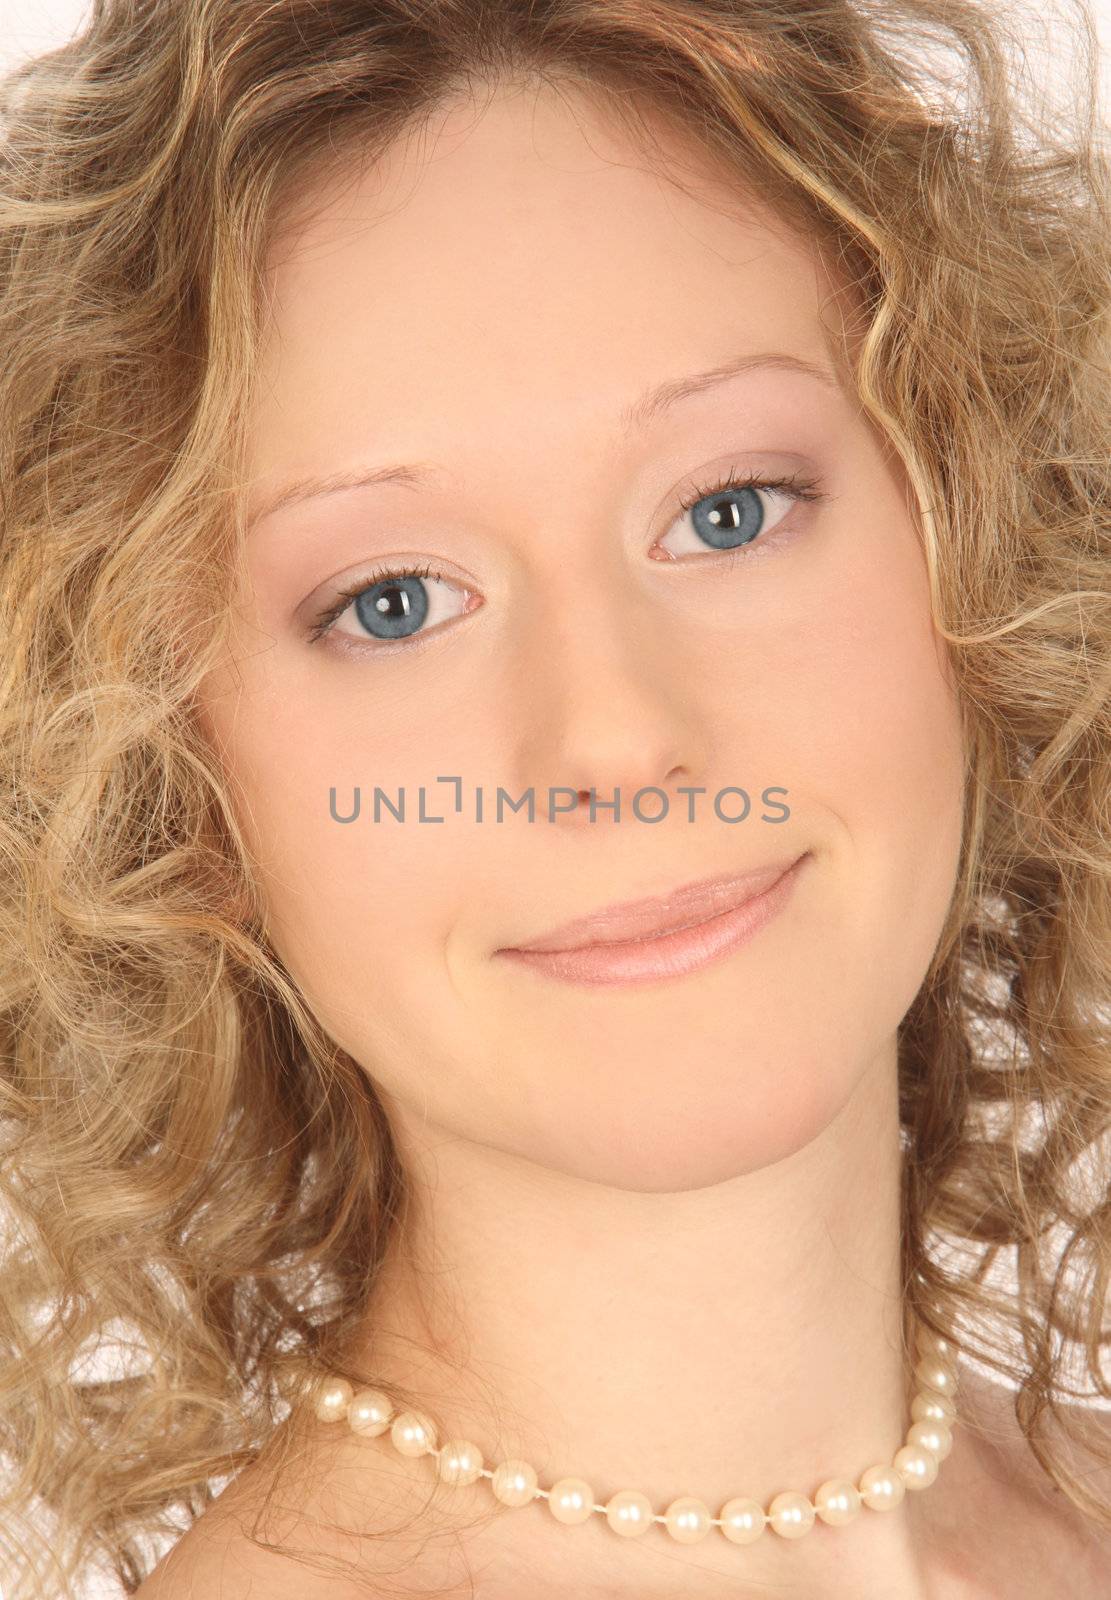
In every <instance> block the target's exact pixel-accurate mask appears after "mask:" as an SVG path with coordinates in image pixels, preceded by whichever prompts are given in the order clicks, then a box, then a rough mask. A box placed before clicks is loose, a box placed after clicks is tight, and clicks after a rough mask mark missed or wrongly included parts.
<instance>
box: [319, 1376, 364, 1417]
mask: <svg viewBox="0 0 1111 1600" xmlns="http://www.w3.org/2000/svg"><path fill="white" fill-rule="evenodd" d="M354 1392H355V1391H354V1390H353V1389H352V1387H351V1385H350V1384H349V1383H348V1381H347V1379H346V1378H329V1379H327V1381H326V1382H324V1383H322V1384H321V1385H320V1387H319V1389H317V1391H316V1394H315V1396H314V1399H313V1410H314V1411H315V1412H316V1414H317V1416H318V1417H319V1418H320V1420H321V1422H341V1421H342V1420H343V1418H344V1417H345V1416H346V1415H347V1407H348V1406H349V1405H350V1404H351V1397H352V1395H353V1394H354Z"/></svg>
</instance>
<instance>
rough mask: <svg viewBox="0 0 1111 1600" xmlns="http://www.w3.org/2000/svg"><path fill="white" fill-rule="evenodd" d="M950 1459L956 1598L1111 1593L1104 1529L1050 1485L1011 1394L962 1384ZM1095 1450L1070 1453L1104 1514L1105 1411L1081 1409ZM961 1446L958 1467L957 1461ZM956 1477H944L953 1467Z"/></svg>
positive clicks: (1109, 1421)
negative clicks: (957, 1509) (956, 1507)
mask: <svg viewBox="0 0 1111 1600" xmlns="http://www.w3.org/2000/svg"><path fill="white" fill-rule="evenodd" d="M960 1408H961V1413H962V1417H963V1423H962V1422H958V1424H957V1428H956V1430H955V1434H954V1447H953V1451H952V1453H951V1455H950V1457H949V1459H948V1460H947V1461H946V1463H945V1465H944V1467H943V1468H942V1472H943V1474H944V1475H945V1476H949V1477H950V1487H951V1489H952V1491H953V1494H952V1499H953V1501H954V1502H958V1501H959V1502H960V1503H961V1504H962V1505H963V1506H964V1507H967V1508H968V1509H967V1511H966V1512H965V1513H964V1514H963V1516H962V1518H961V1521H960V1524H959V1526H958V1525H956V1524H954V1526H953V1527H952V1528H951V1529H950V1536H951V1537H952V1540H953V1544H952V1549H953V1552H954V1558H953V1567H954V1570H955V1571H957V1572H959V1573H960V1575H961V1577H962V1579H963V1580H964V1585H963V1587H961V1586H959V1585H958V1586H957V1588H956V1589H955V1591H954V1592H955V1593H957V1594H959V1595H960V1596H961V1600H965V1597H967V1600H981V1597H982V1600H996V1597H998V1596H1000V1595H1007V1596H1012V1595H1013V1596H1016V1597H1017V1596H1024V1595H1031V1596H1034V1595H1037V1596H1041V1595H1051V1594H1053V1595H1058V1594H1060V1595H1065V1594H1067V1595H1068V1596H1069V1600H1107V1596H1108V1595H1111V1526H1108V1525H1107V1524H1106V1523H1101V1522H1100V1521H1098V1520H1097V1519H1096V1518H1095V1517H1093V1516H1089V1515H1087V1514H1085V1513H1084V1512H1082V1511H1081V1510H1080V1509H1079V1508H1078V1507H1077V1506H1075V1505H1074V1504H1073V1503H1072V1501H1071V1500H1070V1499H1069V1498H1068V1496H1067V1495H1065V1494H1064V1492H1063V1491H1062V1490H1061V1489H1059V1488H1058V1487H1057V1486H1056V1484H1055V1483H1053V1481H1052V1480H1051V1479H1050V1478H1049V1476H1048V1475H1047V1474H1046V1472H1045V1471H1044V1469H1043V1468H1042V1466H1041V1464H1040V1463H1039V1461H1038V1460H1037V1457H1036V1456H1035V1455H1034V1453H1033V1451H1032V1450H1031V1448H1030V1446H1029V1443H1028V1442H1027V1440H1026V1437H1025V1435H1024V1434H1023V1432H1022V1429H1021V1428H1020V1426H1019V1424H1018V1421H1017V1419H1016V1417H1015V1414H1014V1405H1013V1394H1012V1392H1011V1390H1010V1389H1008V1388H1006V1387H1005V1386H1004V1385H1002V1384H999V1383H993V1382H991V1381H989V1380H986V1379H983V1378H979V1377H976V1378H970V1379H969V1380H968V1381H966V1380H965V1379H964V1378H963V1377H962V1383H961V1400H960ZM1079 1409H1080V1412H1081V1415H1080V1416H1079V1421H1080V1422H1081V1424H1082V1426H1083V1429H1084V1435H1085V1437H1086V1438H1087V1440H1088V1441H1089V1442H1090V1444H1091V1445H1092V1447H1093V1449H1092V1452H1090V1453H1087V1454H1081V1453H1080V1452H1079V1450H1074V1451H1073V1455H1072V1459H1073V1460H1074V1462H1075V1465H1076V1470H1077V1471H1078V1472H1082V1473H1083V1474H1084V1476H1085V1482H1086V1483H1087V1484H1088V1486H1089V1488H1090V1490H1091V1492H1092V1494H1093V1495H1095V1496H1097V1497H1099V1498H1100V1499H1102V1501H1103V1503H1104V1504H1105V1505H1107V1506H1108V1507H1109V1508H1111V1468H1109V1467H1107V1466H1103V1467H1101V1466H1100V1464H1099V1460H1098V1456H1097V1455H1096V1454H1095V1451H1096V1450H1097V1449H1098V1450H1099V1451H1102V1452H1103V1453H1104V1454H1105V1455H1106V1456H1107V1457H1108V1458H1109V1459H1111V1410H1107V1409H1106V1408H1102V1407H1094V1406H1085V1407H1082V1408H1079ZM958 1446H959V1459H958ZM951 1467H955V1468H956V1472H955V1473H952V1474H950V1468H951Z"/></svg>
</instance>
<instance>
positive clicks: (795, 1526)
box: [768, 1489, 814, 1539]
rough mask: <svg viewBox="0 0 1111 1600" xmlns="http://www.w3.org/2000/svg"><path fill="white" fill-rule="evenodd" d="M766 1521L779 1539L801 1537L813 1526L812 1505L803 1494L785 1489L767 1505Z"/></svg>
mask: <svg viewBox="0 0 1111 1600" xmlns="http://www.w3.org/2000/svg"><path fill="white" fill-rule="evenodd" d="M768 1522H769V1524H770V1525H771V1527H772V1529H773V1530H774V1531H775V1532H776V1533H778V1534H779V1536H780V1538H781V1539H801V1538H802V1536H803V1534H804V1533H809V1532H810V1530H811V1528H812V1527H813V1526H814V1507H813V1506H812V1505H811V1503H810V1501H809V1500H808V1499H807V1498H806V1496H805V1495H804V1494H797V1493H796V1492H795V1490H794V1489H785V1490H784V1491H783V1493H782V1494H777V1495H776V1497H775V1499H774V1500H773V1501H772V1503H771V1505H770V1506H769V1507H768Z"/></svg>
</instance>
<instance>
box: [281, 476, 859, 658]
mask: <svg viewBox="0 0 1111 1600" xmlns="http://www.w3.org/2000/svg"><path fill="white" fill-rule="evenodd" d="M726 489H764V490H767V491H768V492H769V493H773V494H784V495H786V496H787V497H788V498H789V499H791V500H804V501H808V502H810V503H816V502H818V501H820V500H827V499H828V498H829V496H828V495H827V494H825V493H823V491H822V490H821V489H819V487H818V480H817V479H816V478H807V477H806V476H805V475H804V474H802V473H799V472H793V473H790V474H789V475H788V476H786V477H781V478H761V477H759V476H757V475H756V474H754V473H744V472H741V471H740V470H738V469H731V470H730V471H728V472H726V473H723V474H722V475H721V476H720V477H717V478H715V479H714V480H713V482H711V483H707V484H702V485H700V486H697V487H695V488H694V489H692V490H691V492H690V494H689V496H688V497H687V498H686V499H680V501H679V511H680V512H681V513H685V512H687V511H690V510H692V509H693V507H694V506H696V505H697V504H698V502H699V501H700V500H706V499H708V498H709V497H710V496H711V495H715V494H721V493H723V491H724V490H726ZM777 526H778V525H777ZM772 532H773V533H774V532H775V529H773V530H772ZM743 549H744V547H743V546H738V547H737V549H735V550H728V551H725V550H721V551H716V552H715V551H709V552H708V554H711V555H712V554H718V555H729V556H737V555H740V554H742V553H743ZM391 578H440V579H442V580H443V581H444V582H445V583H447V582H450V581H451V580H450V579H449V578H447V577H446V575H445V574H444V573H442V572H441V571H440V570H439V569H438V568H437V567H435V566H434V565H433V564H432V563H431V562H424V563H422V564H420V565H417V566H413V565H412V564H411V563H407V564H406V565H404V566H391V565H390V564H389V562H386V563H384V564H382V565H380V566H374V567H371V568H370V570H369V571H368V572H366V573H364V574H363V576H362V577H360V578H359V579H358V580H357V582H355V583H353V584H351V585H350V586H349V587H347V588H346V589H341V590H340V592H339V593H338V594H337V595H336V597H335V599H334V600H333V601H332V602H331V604H330V605H328V606H327V607H326V608H325V610H324V611H322V612H321V613H320V615H319V616H318V617H316V619H315V620H314V622H313V626H312V630H311V632H310V633H309V636H308V637H309V643H310V644H313V643H315V642H316V640H317V639H319V638H321V637H322V636H323V635H324V634H326V633H328V632H329V631H330V629H331V627H332V624H333V623H334V622H336V621H337V619H338V618H339V617H341V616H342V615H343V613H344V612H345V611H346V610H347V607H348V606H349V605H350V604H351V602H352V600H355V599H357V598H358V596H359V595H361V594H362V593H363V591H364V590H366V589H372V588H373V587H374V586H375V584H378V583H385V582H386V581H387V580H389V579H391ZM409 642H410V641H408V640H397V641H395V643H394V644H392V645H389V644H388V645H378V646H376V648H378V649H387V650H389V649H397V648H402V647H404V646H405V645H406V644H408V643H409ZM413 642H415V641H413Z"/></svg>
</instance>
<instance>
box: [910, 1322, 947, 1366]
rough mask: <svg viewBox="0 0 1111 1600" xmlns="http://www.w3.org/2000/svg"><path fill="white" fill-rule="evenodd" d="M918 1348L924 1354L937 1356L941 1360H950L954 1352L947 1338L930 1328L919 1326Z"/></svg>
mask: <svg viewBox="0 0 1111 1600" xmlns="http://www.w3.org/2000/svg"><path fill="white" fill-rule="evenodd" d="M918 1348H919V1350H920V1351H921V1352H922V1354H923V1355H924V1356H937V1357H938V1359H939V1360H941V1361H951V1360H952V1359H953V1356H954V1353H955V1352H954V1350H953V1346H952V1345H951V1344H950V1343H949V1340H948V1339H943V1338H942V1337H941V1335H940V1333H935V1332H934V1330H933V1329H932V1328H923V1327H920V1328H919V1330H918Z"/></svg>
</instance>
